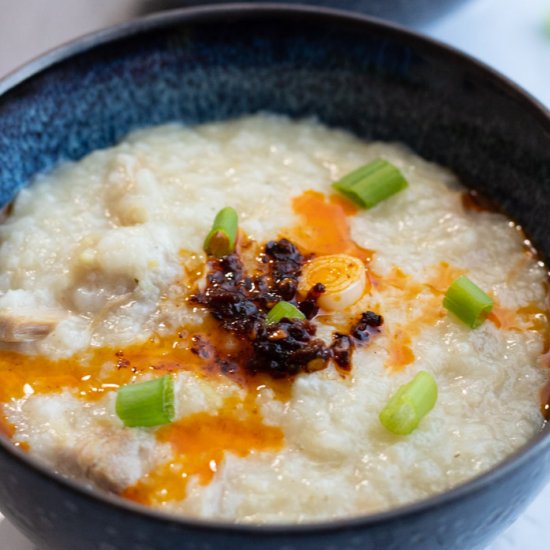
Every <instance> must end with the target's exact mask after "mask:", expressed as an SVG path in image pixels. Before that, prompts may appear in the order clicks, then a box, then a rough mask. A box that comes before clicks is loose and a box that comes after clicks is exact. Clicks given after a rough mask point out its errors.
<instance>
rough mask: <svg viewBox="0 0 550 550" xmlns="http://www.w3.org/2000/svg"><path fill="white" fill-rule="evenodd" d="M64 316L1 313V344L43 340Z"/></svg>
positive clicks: (48, 313)
mask: <svg viewBox="0 0 550 550" xmlns="http://www.w3.org/2000/svg"><path fill="white" fill-rule="evenodd" d="M62 319H63V316H62V315H61V314H59V313H56V312H44V313H41V312H38V313H33V312H28V313H26V312H25V313H22V312H18V313H15V312H11V311H0V342H9V343H16V344H17V343H23V342H34V341H35V340H41V339H42V338H45V337H46V336H48V334H50V332H52V331H53V330H54V329H55V327H56V326H57V324H58V323H59V322H60V321H61V320H62Z"/></svg>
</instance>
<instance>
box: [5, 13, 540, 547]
mask: <svg viewBox="0 0 550 550" xmlns="http://www.w3.org/2000/svg"><path fill="white" fill-rule="evenodd" d="M270 15H274V16H283V17H284V16H289V17H291V18H292V17H297V16H305V17H307V18H308V20H310V21H319V22H321V23H323V22H325V23H326V22H330V21H339V22H342V23H349V24H353V25H356V26H357V27H358V28H359V27H363V29H364V30H365V31H368V29H373V30H375V31H377V33H378V34H380V33H381V32H382V33H384V34H389V35H391V36H394V37H399V38H402V39H406V42H407V43H409V44H414V45H415V46H420V47H421V48H422V49H424V50H428V51H430V52H436V53H437V54H439V55H444V56H445V57H447V58H448V59H449V60H450V61H451V62H452V63H453V64H455V65H456V64H458V65H463V66H467V67H469V68H470V69H473V70H474V72H475V73H476V74H478V73H480V72H481V73H483V74H484V76H485V77H487V78H489V79H490V80H492V81H493V82H495V83H497V84H500V85H501V86H502V85H503V86H504V87H506V88H507V91H508V92H509V93H511V94H513V96H515V98H516V99H517V100H520V101H521V102H522V103H523V105H522V107H523V108H525V109H527V110H529V111H531V112H533V115H534V116H536V117H537V118H538V119H539V122H542V126H543V128H544V129H545V130H546V131H548V134H549V135H550V111H548V110H547V109H546V108H545V107H544V106H543V105H542V103H540V102H539V101H538V100H537V99H535V98H534V97H532V96H531V95H530V94H529V93H528V92H526V91H525V90H523V89H522V88H521V87H520V86H518V85H517V84H515V83H514V82H513V81H511V80H510V79H508V78H507V77H505V76H503V75H502V74H500V73H499V72H498V71H496V70H494V69H492V68H491V67H489V66H488V65H486V64H485V63H483V62H481V61H479V60H477V59H475V58H473V57H472V56H470V55H468V54H465V53H463V52H461V51H459V50H457V49H456V48H454V47H452V46H449V45H446V44H444V43H442V42H439V41H438V40H434V39H432V38H429V37H427V36H425V35H423V34H421V33H418V32H415V31H412V30H410V29H408V28H405V27H402V26H400V25H397V24H394V23H390V22H387V21H384V20H381V19H379V18H376V17H370V16H366V15H360V14H356V13H350V12H346V11H343V10H336V9H332V8H318V7H312V6H302V5H296V4H284V3H277V4H275V3H262V4H260V5H254V4H243V3H231V4H217V5H209V6H202V7H192V8H179V9H174V10H169V11H165V12H160V13H154V14H151V15H148V16H144V17H139V18H136V19H133V20H131V21H128V22H124V23H121V24H118V25H114V26H111V27H108V28H106V29H102V30H99V31H96V32H92V33H89V34H86V35H84V36H82V37H79V38H76V39H73V40H70V41H68V42H66V43H64V44H62V45H60V46H58V47H56V48H53V49H51V50H49V51H47V52H46V53H44V54H42V55H40V56H38V57H36V58H34V59H32V60H31V61H29V62H27V63H25V64H24V65H22V66H21V67H20V68H18V69H16V70H14V71H12V72H10V73H8V74H7V75H6V76H5V77H3V78H2V79H0V100H1V99H2V97H3V96H4V95H5V94H7V93H8V92H11V91H15V90H16V88H17V86H18V85H20V84H22V83H24V82H25V81H26V80H28V79H30V78H31V77H34V76H36V75H38V74H39V73H41V72H42V71H45V70H47V69H49V68H51V67H53V66H54V65H56V64H57V63H61V62H65V61H70V60H71V59H72V58H75V57H78V55H80V54H82V53H85V52H87V51H89V50H92V49H94V48H95V47H97V46H102V45H105V44H107V43H110V42H112V41H115V40H118V39H124V38H128V37H131V36H134V35H137V34H141V33H147V32H151V31H155V30H158V29H161V28H164V27H170V26H172V25H175V24H185V23H189V24H193V23H195V22H198V23H201V22H209V21H212V22H219V21H220V20H224V19H227V18H228V17H231V16H236V17H237V18H242V17H243V16H245V17H246V16H251V17H254V16H262V17H264V18H269V16H270ZM0 451H1V452H3V453H6V454H7V455H9V456H10V457H11V458H12V459H13V460H15V461H17V462H20V463H22V464H23V465H24V466H26V467H29V468H31V469H32V470H34V471H35V473H37V474H39V475H40V476H41V477H43V478H47V479H48V480H49V481H53V482H55V484H56V485H58V486H61V488H64V489H66V490H69V491H70V492H72V493H76V494H77V496H79V497H82V498H85V499H88V500H92V501H99V502H100V503H102V504H105V505H108V506H112V507H115V508H117V509H119V510H121V511H123V512H128V513H130V514H133V515H134V516H140V517H141V518H142V519H145V520H149V521H157V522H161V523H164V524H173V525H178V526H181V527H185V528H186V529H187V530H195V531H203V530H208V531H210V532H217V533H220V534H221V533H224V532H225V533H227V534H231V533H234V534H242V535H245V534H250V535H254V536H256V537H262V536H277V535H280V536H307V535H310V534H317V535H318V534H322V533H323V532H334V531H339V530H354V529H357V528H360V529H365V528H368V527H369V526H374V525H377V524H385V523H391V522H392V521H394V520H400V521H401V520H404V519H405V518H406V517H412V516H415V515H420V514H423V513H426V512H429V510H430V509H432V508H436V507H441V506H444V505H447V504H449V503H452V502H453V501H460V500H461V499H463V498H465V497H466V496H468V495H470V494H473V493H478V492H481V491H483V490H484V489H485V488H486V487H488V486H490V485H492V484H495V483H498V482H499V481H500V480H501V479H502V478H504V477H507V476H508V475H510V474H511V473H512V472H513V471H514V470H516V469H518V468H520V467H521V466H522V465H523V464H525V463H526V462H529V461H531V460H532V457H533V456H534V455H536V454H538V453H541V452H550V426H548V425H546V426H545V427H544V428H543V429H541V431H540V432H539V433H538V434H537V435H535V436H534V437H533V438H531V439H530V440H529V441H528V442H527V443H525V444H524V445H523V446H522V447H520V448H519V449H518V450H516V451H515V452H514V453H512V454H511V455H509V456H508V457H506V458H505V459H504V460H503V461H501V462H499V463H498V464H496V465H495V466H493V467H492V468H491V469H489V470H488V471H486V472H484V473H482V474H480V475H478V476H476V477H474V478H472V479H470V480H467V481H465V482H464V483H461V484H459V485H457V486H456V487H454V488H451V489H449V490H447V491H444V492H442V493H437V494H435V495H432V496H429V497H427V498H424V499H422V500H418V501H414V502H412V503H410V504H405V505H401V506H397V507H393V508H391V509H389V510H386V511H382V512H375V513H371V514H363V515H358V516H352V517H349V518H337V519H330V520H321V521H314V522H308V523H300V524H294V523H275V524H248V523H234V522H233V523H232V522H229V521H223V520H213V519H200V518H191V517H185V516H181V515H177V514H175V513H172V512H167V511H163V510H159V509H155V508H149V507H146V506H142V505H139V504H135V503H133V502H131V501H129V500H126V499H123V498H122V497H119V496H117V495H114V494H110V493H107V492H104V491H102V490H96V489H92V488H91V487H89V486H87V485H86V484H85V483H83V482H81V481H77V480H75V479H71V478H68V477H65V476H63V475H62V474H60V473H58V472H55V471H54V470H52V469H50V468H49V467H48V466H47V465H46V464H45V463H43V462H42V461H41V460H39V459H38V458H35V457H34V456H31V455H29V454H27V453H25V452H23V451H22V450H20V449H19V448H17V447H15V446H14V445H13V443H12V442H11V440H10V439H9V438H8V437H7V436H5V435H3V434H0ZM541 488H542V487H541Z"/></svg>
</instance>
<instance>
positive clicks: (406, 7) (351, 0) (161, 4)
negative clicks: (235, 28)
mask: <svg viewBox="0 0 550 550" xmlns="http://www.w3.org/2000/svg"><path fill="white" fill-rule="evenodd" d="M465 1H466V0H347V1H345V2H341V1H338V0H287V1H286V2H284V3H287V4H309V5H314V6H319V7H325V8H337V9H345V10H349V11H354V12H358V13H364V14H368V15H372V16H375V17H381V18H384V19H389V20H391V21H395V22H397V23H401V24H403V25H422V24H424V23H428V22H430V21H432V20H433V19H436V18H438V17H441V16H444V15H445V14H447V13H449V12H451V11H452V10H453V9H454V8H457V7H458V6H459V5H460V4H463V3H464V2H465ZM244 2H245V3H251V4H262V3H263V4H265V3H269V2H272V3H275V2H276V0H275V2H274V0H244ZM223 3H228V0H140V4H139V6H140V11H141V12H142V13H149V12H152V11H156V10H165V9H174V8H178V7H189V6H197V5H201V4H202V5H203V4H223Z"/></svg>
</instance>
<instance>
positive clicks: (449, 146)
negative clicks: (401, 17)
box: [0, 6, 550, 550]
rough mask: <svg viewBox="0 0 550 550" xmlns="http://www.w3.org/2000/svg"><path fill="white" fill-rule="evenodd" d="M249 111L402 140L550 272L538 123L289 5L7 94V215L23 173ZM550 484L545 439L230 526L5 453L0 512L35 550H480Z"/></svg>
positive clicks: (72, 60)
mask: <svg viewBox="0 0 550 550" xmlns="http://www.w3.org/2000/svg"><path fill="white" fill-rule="evenodd" d="M260 110H269V111H276V112H279V113H286V114H288V115H291V116H293V117H303V116H312V115H315V116H318V117H319V118H320V119H321V120H322V121H323V122H325V123H326V124H329V125H332V126H339V127H343V128H347V129H348V130H351V131H353V132H355V133H356V134H358V135H359V136H362V137H364V138H367V139H371V138H376V139H384V140H398V141H402V142H405V143H407V144H408V145H409V146H411V147H412V148H413V149H414V150H415V151H416V152H417V153H419V154H420V155H422V156H423V157H426V158H428V159H431V160H434V161H436V162H439V163H441V164H443V165H445V166H448V167H449V168H451V169H452V170H454V171H455V172H456V173H458V174H459V175H460V177H461V178H462V179H463V181H464V182H465V183H466V184H467V185H470V186H473V187H475V188H477V189H479V190H480V191H481V192H483V193H485V194H487V195H488V196H489V197H491V198H492V199H493V200H494V201H495V202H497V203H498V204H499V205H500V206H501V207H502V208H503V209H504V210H506V211H508V213H509V214H510V215H511V216H512V217H513V218H515V219H516V220H517V221H518V222H519V223H521V224H522V225H523V226H524V227H525V229H526V231H527V233H528V234H529V235H530V236H531V238H532V240H533V242H534V244H535V246H536V247H537V248H538V249H539V251H541V253H542V255H543V256H544V257H546V258H550V218H549V216H548V212H550V118H549V115H548V113H547V112H545V111H544V110H543V109H542V108H541V107H540V106H539V105H538V104H537V103H535V102H534V101H533V100H532V99H531V98H529V97H528V96H527V95H526V94H525V93H523V92H522V91H521V90H518V89H517V88H516V87H515V86H514V85H513V84H511V83H510V82H508V81H506V80H505V79H503V78H502V77H500V76H499V75H497V74H495V73H494V72H492V71H491V70H490V69H488V68H487V67H484V66H481V65H479V64H478V63H476V62H475V61H473V60H472V59H469V58H467V57H465V56H463V55H461V54H459V53H457V52H455V51H453V50H450V49H448V48H445V47H444V46H441V45H439V44H436V43H434V42H431V41H430V40H427V39H425V38H422V37H420V36H417V35H415V34H412V33H410V32H407V31H404V30H402V29H399V28H395V27H391V26H386V25H382V24H380V23H376V22H373V21H370V20H368V19H366V18H361V17H354V16H350V15H344V14H341V13H336V12H328V11H313V10H307V9H298V8H294V9H293V8H284V7H279V8H277V7H264V8H258V7H243V6H241V7H222V8H218V9H214V8H213V9H208V8H205V9H199V10H193V11H180V12H172V13H166V14H164V15H160V16H156V17H152V18H149V19H144V20H140V21H136V22H133V23H129V24H127V25H123V26H121V27H118V28H115V29H113V30H108V31H105V32H102V33H99V34H96V35H93V36H91V37H88V38H85V39H83V40H81V41H79V42H76V43H73V44H70V45H68V46H65V47H63V48H61V49H59V50H57V51H54V52H52V53H50V54H47V55H46V56H44V57H42V58H40V59H38V60H37V61H35V62H33V63H31V64H30V65H28V66H26V67H24V68H23V69H21V70H20V71H19V72H17V73H15V74H13V75H11V76H10V77H8V78H7V79H5V80H4V81H2V82H0V204H1V203H6V202H7V201H9V200H10V199H11V198H12V197H13V196H14V195H15V193H16V192H17V190H18V189H20V188H21V187H22V186H23V185H25V184H26V182H27V181H28V180H29V178H31V177H32V176H33V175H34V174H36V173H38V172H42V171H44V170H48V169H50V168H51V167H52V166H54V165H56V164H57V163H59V162H60V161H62V160H64V159H78V158H80V157H82V156H83V155H85V154H87V153H89V152H90V151H92V150H93V149H97V148H98V147H106V146H109V145H112V144H113V143H115V142H116V141H117V140H119V139H120V138H122V137H123V136H124V135H125V134H126V133H127V132H128V131H129V130H132V129H134V128H137V127H141V126H148V125H152V124H158V123H162V122H166V121H172V120H179V121H183V122H185V123H189V124H193V123H196V122H203V121H206V120H214V119H216V120H219V119H225V118H228V117H236V116H239V115H242V114H245V113H253V112H257V111H260ZM549 475H550V430H548V429H547V430H545V431H544V432H543V433H541V434H540V436H539V437H537V438H535V439H534V440H533V441H532V442H531V443H530V444H529V445H527V446H526V447H525V448H523V449H522V450H520V451H519V452H518V453H516V454H515V455H514V456H512V457H510V458H509V459H508V460H507V461H506V462H504V463H503V464H501V465H499V466H498V467H496V468H494V469H493V470H492V471H490V472H488V473H487V474H484V475H483V476H481V477H478V478H477V479H474V480H473V481H471V482H469V483H466V484H464V485H462V486H460V487H458V488H456V489H454V490H452V491H448V492H447V493H445V494H442V495H438V496H436V497H433V498H430V499H428V500H424V501H422V502H419V503H416V504H413V505H411V506H405V507H402V508H398V509H395V510H392V511H390V512H387V513H383V514H376V515H371V516H368V517H357V518H353V519H349V520H339V521H333V522H326V523H322V524H318V525H305V526H277V527H273V526H268V527H255V526H236V525H229V524H221V523H217V522H212V521H196V520H188V519H178V518H176V517H173V516H170V515H166V514H163V513H161V512H158V511H149V510H146V509H144V508H141V507H139V506H137V505H134V504H132V503H129V502H125V501H123V500H121V499H119V498H117V497H115V496H110V495H106V494H100V493H97V492H93V491H91V490H88V489H86V488H85V487H83V486H82V485H80V484H78V483H76V482H74V481H71V480H66V479H64V478H63V477H61V476H59V475H56V474H53V473H52V472H50V471H48V470H47V469H46V468H45V467H44V466H43V465H41V464H40V463H39V462H38V461H37V460H35V459H33V458H31V457H29V456H27V455H25V454H24V453H21V452H20V451H19V450H17V449H15V448H14V447H13V446H12V445H11V444H10V442H9V441H8V440H5V439H1V440H0V508H1V509H2V512H3V513H4V514H5V515H6V516H7V517H8V518H9V519H10V520H11V521H13V522H14V523H15V524H16V525H17V526H18V527H19V528H20V529H21V530H22V531H23V532H24V533H26V535H27V536H28V537H29V538H30V539H32V540H33V541H35V542H36V544H37V545H38V546H39V548H40V549H41V550H47V549H52V550H53V549H55V550H77V549H78V550H115V549H121V550H134V549H135V550H173V549H176V548H177V549H189V550H191V549H193V550H199V549H200V550H210V549H219V548H221V549H235V550H252V549H257V548H262V549H263V550H275V549H277V550H283V549H285V550H293V549H299V550H329V549H338V550H343V549H345V548H349V549H354V548H361V549H363V550H374V549H377V550H382V549H383V550H397V549H399V550H404V549H410V548H417V549H422V550H430V549H445V550H473V549H475V548H481V547H483V546H484V545H485V544H486V543H487V541H489V539H491V538H492V537H493V536H494V535H495V534H496V533H497V532H498V531H500V530H501V529H503V528H504V527H505V526H507V525H508V524H509V523H511V522H512V521H513V520H514V519H515V518H516V516H517V515H518V514H519V513H520V511H521V510H522V509H523V508H524V507H525V506H526V505H527V503H528V502H529V501H530V500H531V499H532V498H533V496H534V495H535V494H536V493H537V492H538V491H539V490H540V489H541V487H542V486H543V484H544V482H545V481H546V480H547V478H548V477H549ZM288 498H289V499H290V498H292V495H289V496H288Z"/></svg>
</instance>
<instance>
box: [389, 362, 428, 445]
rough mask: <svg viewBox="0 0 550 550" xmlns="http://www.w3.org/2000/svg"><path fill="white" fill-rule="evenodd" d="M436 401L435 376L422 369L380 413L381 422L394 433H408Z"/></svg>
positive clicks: (397, 392)
mask: <svg viewBox="0 0 550 550" xmlns="http://www.w3.org/2000/svg"><path fill="white" fill-rule="evenodd" d="M436 401H437V383H436V381H435V380H434V377H433V376H432V375H431V374H430V373H428V372H426V371H420V372H419V373H418V374H417V375H416V376H415V377H414V378H413V379H412V380H411V381H410V382H408V383H407V384H404V385H403V386H401V387H400V388H399V389H398V390H397V391H396V392H395V394H394V395H393V396H392V398H391V399H390V400H389V402H388V404H387V405H386V406H385V407H384V409H383V410H382V412H381V413H380V422H381V423H382V425H383V426H384V428H386V429H387V430H389V431H390V432H392V433H394V434H398V435H408V434H410V433H411V432H412V431H413V430H415V429H416V427H417V426H418V424H419V423H420V421H421V420H422V418H424V417H425V416H426V415H427V414H428V413H429V412H430V411H431V410H432V409H433V407H434V405H435V402H436Z"/></svg>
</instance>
